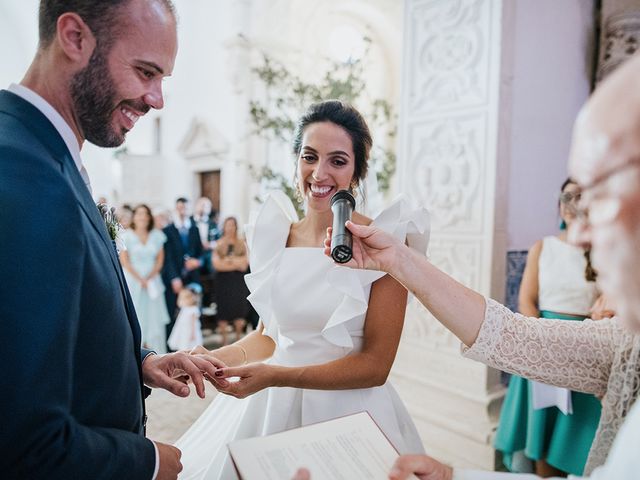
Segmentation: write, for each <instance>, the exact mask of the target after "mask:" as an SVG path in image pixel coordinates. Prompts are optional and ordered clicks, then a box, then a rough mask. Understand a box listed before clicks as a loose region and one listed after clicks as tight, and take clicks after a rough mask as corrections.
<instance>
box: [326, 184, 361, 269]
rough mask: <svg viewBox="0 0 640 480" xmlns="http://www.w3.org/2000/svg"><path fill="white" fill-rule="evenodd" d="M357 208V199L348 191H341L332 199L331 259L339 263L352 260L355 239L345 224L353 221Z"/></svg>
mask: <svg viewBox="0 0 640 480" xmlns="http://www.w3.org/2000/svg"><path fill="white" fill-rule="evenodd" d="M355 207H356V199H355V198H353V195H351V194H350V193H349V191H348V190H340V191H338V192H336V193H335V194H334V195H333V197H331V211H332V212H333V233H332V235H331V257H332V258H333V259H334V260H335V261H336V262H338V263H346V262H348V261H349V260H351V256H352V252H351V247H352V245H353V238H352V237H351V232H350V231H349V230H348V229H347V227H345V226H344V224H345V222H346V221H347V220H351V214H352V213H353V209H354V208H355Z"/></svg>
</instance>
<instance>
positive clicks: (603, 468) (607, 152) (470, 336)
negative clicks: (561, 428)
mask: <svg viewBox="0 0 640 480" xmlns="http://www.w3.org/2000/svg"><path fill="white" fill-rule="evenodd" d="M639 75H640V56H638V55H636V56H635V57H634V58H632V59H631V60H629V61H628V62H627V63H626V64H625V65H623V66H621V67H620V68H619V70H617V71H616V72H614V73H613V74H612V75H611V76H610V77H608V78H607V80H605V81H604V82H603V83H602V84H601V85H600V86H599V87H598V89H597V90H596V92H595V93H594V95H593V96H592V97H591V99H590V100H589V101H588V102H587V104H586V105H585V107H584V108H583V110H582V112H581V113H580V114H579V116H578V118H577V120H576V124H575V128H574V138H573V144H572V150H571V158H570V163H569V170H570V174H571V177H572V178H574V179H575V180H576V182H577V184H578V185H579V186H580V188H581V189H582V196H581V200H580V202H579V203H578V206H577V213H576V220H575V221H574V223H573V225H572V226H571V231H570V232H569V239H570V240H571V241H572V242H573V243H575V244H577V245H580V246H582V247H585V248H587V247H590V248H591V252H592V258H593V264H594V267H595V268H596V270H597V271H598V282H599V285H600V288H602V291H603V293H604V294H605V295H606V296H607V297H609V298H610V300H611V301H612V302H613V304H614V305H615V306H616V310H617V313H618V314H619V319H618V318H613V319H609V320H599V321H597V322H593V321H588V320H585V321H583V322H559V321H557V320H548V319H537V318H531V317H525V316H523V315H520V314H514V313H512V312H511V311H509V310H508V309H507V308H506V307H504V306H502V305H500V304H498V303H497V302H495V301H493V300H491V299H485V298H484V297H483V296H482V295H480V294H478V293H476V292H474V291H473V290H471V289H469V288H466V287H464V286H463V285H461V284H459V283H458V282H456V281H455V280H454V279H452V278H451V277H449V276H448V275H446V274H445V273H443V272H441V271H440V270H438V269H437V268H436V267H434V266H433V265H432V264H430V263H429V262H428V261H427V260H426V259H425V258H424V257H421V256H419V255H416V254H415V253H414V252H412V251H411V250H410V249H408V248H406V247H405V246H404V245H403V244H402V242H400V241H398V240H397V239H394V238H392V237H391V236H389V235H388V234H386V233H384V232H383V231H382V230H381V229H379V228H376V227H367V226H362V225H356V224H355V223H351V222H347V227H348V228H349V230H351V232H352V233H353V236H354V259H353V260H352V261H351V262H350V263H348V264H346V265H347V266H349V267H352V268H356V267H357V268H368V269H374V270H382V271H385V272H389V273H391V274H392V275H393V276H394V277H395V278H396V279H397V280H398V281H400V282H401V283H402V284H403V285H405V286H406V287H407V288H408V289H409V290H410V291H412V292H413V293H414V294H415V295H416V297H417V298H418V299H419V300H420V302H422V304H423V305H425V306H426V307H427V308H428V309H429V310H430V311H431V313H433V315H434V316H435V317H436V318H437V319H438V320H439V321H440V322H441V323H442V324H443V325H444V326H446V327H447V328H448V329H449V330H451V331H452V332H453V333H454V334H455V335H456V336H457V337H458V338H460V340H461V341H462V342H463V344H464V345H465V346H464V347H463V352H464V354H465V355H466V356H467V357H469V358H473V359H476V360H479V361H482V362H484V363H487V364H488V365H491V366H493V367H495V368H499V369H501V370H507V371H510V372H512V373H516V374H518V375H522V376H524V377H527V378H531V379H534V380H537V381H541V382H545V383H548V384H551V385H556V386H560V387H565V388H569V389H572V390H576V391H582V392H587V393H592V394H595V395H596V396H598V397H600V398H602V415H601V418H600V425H599V427H598V431H597V433H596V436H595V439H594V443H593V446H592V448H591V452H590V455H589V460H588V462H587V466H586V467H585V472H586V473H587V474H591V476H590V478H591V479H592V480H596V479H597V480H611V479H616V480H625V479H635V478H637V475H638V472H639V471H640V456H638V453H637V445H638V444H639V442H640V403H638V402H637V401H636V399H637V397H638V394H639V390H640V335H639V334H638V332H640V275H639V274H638V272H640V255H639V253H638V248H637V246H638V244H640V161H639V158H640V91H638V89H637V79H638V76H639ZM329 233H330V232H328V234H329ZM326 243H327V241H325V245H326ZM328 250H329V249H328V247H327V248H325V253H326V254H327V255H328V254H329V252H328ZM533 352H535V354H533ZM536 359H540V360H536ZM625 416H626V417H627V418H626V421H625V420H624V419H625ZM623 421H624V425H622V423H623ZM621 425H622V428H620V427H621ZM616 436H617V437H616ZM614 438H615V442H614V441H613V439H614ZM612 443H613V446H612ZM609 450H611V451H609ZM598 465H599V467H598V468H595V470H594V469H593V468H594V467H596V466H598ZM412 473H415V474H416V475H418V477H419V478H421V479H425V480H426V479H430V480H432V479H435V480H449V479H451V478H455V479H456V480H462V479H464V480H473V479H483V480H488V479H496V480H498V479H502V478H504V479H505V480H507V479H514V480H515V479H532V478H538V477H535V476H533V475H524V474H522V475H521V474H513V473H492V474H488V473H485V472H473V471H465V470H463V469H455V470H454V469H452V468H450V467H448V466H446V465H443V464H441V463H439V462H438V461H436V460H435V459H433V458H431V457H428V456H409V457H401V458H400V459H399V460H398V462H397V463H396V467H395V468H394V470H393V471H392V473H391V474H390V478H391V479H395V480H398V479H404V478H408V477H409V475H411V474H412ZM574 478H575V477H574Z"/></svg>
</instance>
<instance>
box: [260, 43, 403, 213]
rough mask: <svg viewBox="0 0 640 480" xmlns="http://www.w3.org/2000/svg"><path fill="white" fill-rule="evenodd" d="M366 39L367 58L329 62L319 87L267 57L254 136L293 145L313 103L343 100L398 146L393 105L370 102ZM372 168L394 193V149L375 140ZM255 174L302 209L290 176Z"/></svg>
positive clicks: (380, 183)
mask: <svg viewBox="0 0 640 480" xmlns="http://www.w3.org/2000/svg"><path fill="white" fill-rule="evenodd" d="M365 41H366V42H367V48H366V50H365V55H363V57H362V59H359V60H355V61H350V62H336V61H329V62H328V66H327V70H326V73H325V74H324V75H322V76H321V77H320V81H319V82H317V83H311V82H308V81H306V80H305V79H303V78H301V77H299V76H297V75H295V74H293V73H292V72H291V71H290V70H289V69H288V68H287V67H286V66H284V65H283V64H282V63H280V62H278V61H276V60H274V59H273V58H271V57H270V56H269V55H267V54H266V53H262V63H261V64H260V65H259V66H257V67H255V68H253V73H254V74H255V75H256V76H257V78H258V80H259V81H260V82H261V83H262V85H263V87H264V91H265V97H264V98H265V99H264V100H252V101H250V104H249V109H250V116H251V122H252V124H253V127H254V128H253V133H254V134H256V135H258V136H260V137H262V138H265V139H266V140H268V141H275V142H280V143H284V144H286V145H290V144H291V141H292V139H293V134H294V130H295V126H296V121H297V118H298V117H299V116H300V114H301V113H302V112H304V111H305V110H306V109H307V107H308V106H309V105H310V104H312V103H315V102H320V101H323V100H329V99H337V100H342V101H345V102H348V103H351V104H353V105H354V106H355V107H356V108H358V109H359V110H360V111H361V112H362V114H363V116H364V117H365V118H366V119H367V121H368V123H369V126H370V128H371V130H372V131H373V132H376V133H377V135H379V136H380V135H381V136H383V137H386V138H387V142H380V143H386V144H388V145H393V143H394V142H393V140H394V138H395V135H396V128H395V120H396V115H395V113H394V111H393V107H392V106H391V104H390V103H389V102H388V101H386V100H384V99H373V100H371V99H368V98H366V94H365V77H364V59H366V57H367V52H368V51H369V47H370V44H371V41H370V40H369V39H365ZM316 78H317V77H316ZM370 165H371V167H372V170H373V171H374V172H375V173H376V177H377V180H378V186H379V188H380V190H381V191H383V192H386V191H388V190H389V187H390V184H391V178H392V177H393V174H394V173H395V169H396V155H395V152H394V150H393V149H392V148H389V147H382V146H379V144H375V142H374V147H373V148H372V150H371V158H370ZM251 170H252V172H253V175H254V176H255V177H257V178H262V179H266V180H267V181H268V182H270V183H271V184H275V185H277V186H278V187H279V188H280V189H281V190H283V191H284V192H285V193H287V195H288V196H289V197H290V198H291V199H292V201H293V203H294V205H296V206H297V208H299V207H298V203H297V201H296V200H295V188H294V187H292V185H291V181H290V180H288V179H287V178H285V176H284V175H282V174H280V173H278V172H276V171H274V170H273V169H272V168H271V167H269V166H268V165H267V166H263V167H262V168H256V167H254V168H252V169H251ZM299 213H301V211H300V209H299Z"/></svg>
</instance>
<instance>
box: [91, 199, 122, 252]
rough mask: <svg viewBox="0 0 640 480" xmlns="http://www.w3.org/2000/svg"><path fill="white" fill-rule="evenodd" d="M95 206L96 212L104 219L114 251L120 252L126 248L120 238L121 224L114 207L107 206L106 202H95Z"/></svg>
mask: <svg viewBox="0 0 640 480" xmlns="http://www.w3.org/2000/svg"><path fill="white" fill-rule="evenodd" d="M96 206H97V207H98V212H100V216H101V217H102V220H104V225H105V227H107V233H109V238H110V239H111V241H112V242H113V246H114V247H115V249H116V252H117V253H118V254H120V252H121V251H123V250H126V248H125V246H124V243H123V242H122V239H121V238H120V230H121V229H122V225H120V222H119V221H118V216H117V215H116V209H115V207H109V206H108V205H107V204H106V203H97V204H96Z"/></svg>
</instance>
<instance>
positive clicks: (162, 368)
mask: <svg viewBox="0 0 640 480" xmlns="http://www.w3.org/2000/svg"><path fill="white" fill-rule="evenodd" d="M224 367H225V364H224V363H222V362H221V361H219V360H218V359H216V358H215V357H212V356H210V355H187V354H186V353H183V352H176V353H168V354H166V355H147V357H146V358H145V359H144V362H142V377H143V379H144V383H145V385H147V386H148V387H151V388H164V389H165V390H168V391H170V392H171V393H173V394H174V395H177V396H178V397H188V396H189V393H190V390H189V386H188V382H189V380H190V381H192V382H193V384H194V385H195V386H196V392H197V393H198V396H199V397H200V398H204V395H205V392H204V379H205V376H207V377H210V378H216V377H215V373H216V371H219V370H218V369H219V368H224Z"/></svg>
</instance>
